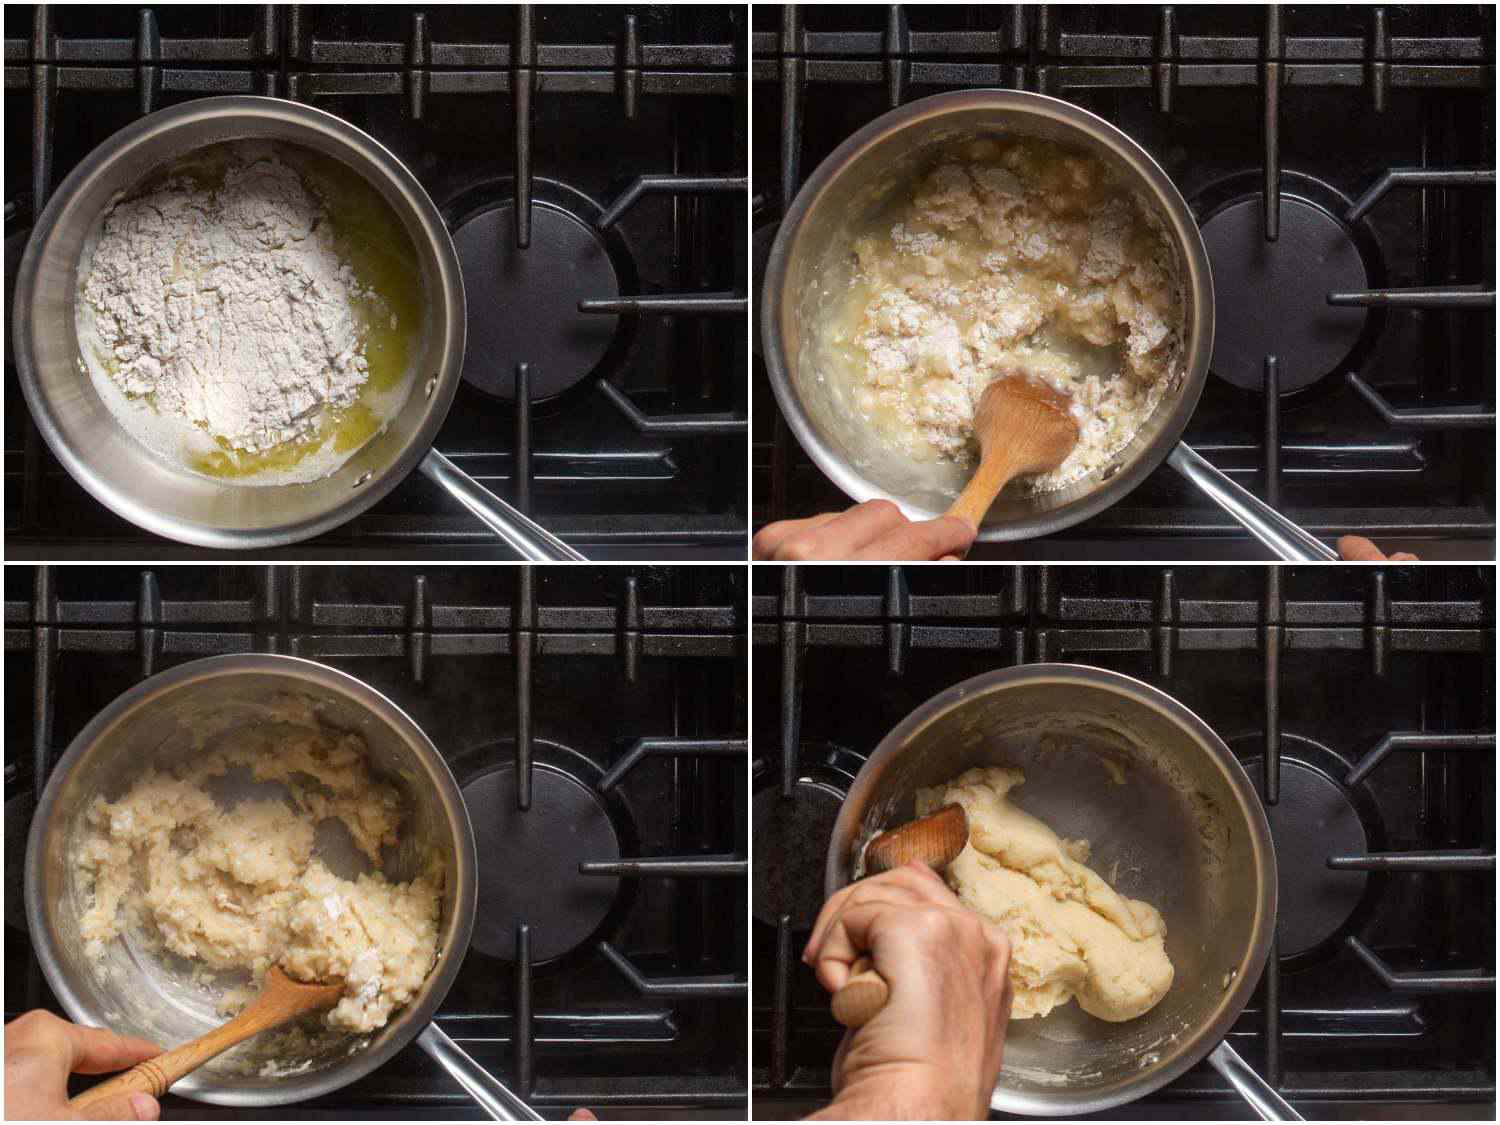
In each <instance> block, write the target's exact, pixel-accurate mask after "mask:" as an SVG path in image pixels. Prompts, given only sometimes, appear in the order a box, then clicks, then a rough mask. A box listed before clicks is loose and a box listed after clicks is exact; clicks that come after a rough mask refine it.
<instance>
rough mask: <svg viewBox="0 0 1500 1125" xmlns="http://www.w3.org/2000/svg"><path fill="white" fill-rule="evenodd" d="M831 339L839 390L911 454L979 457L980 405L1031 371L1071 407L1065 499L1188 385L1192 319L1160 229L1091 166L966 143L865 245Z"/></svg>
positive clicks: (1026, 150)
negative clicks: (1072, 438)
mask: <svg viewBox="0 0 1500 1125" xmlns="http://www.w3.org/2000/svg"><path fill="white" fill-rule="evenodd" d="M854 253H855V256H856V258H857V266H856V268H855V272H854V274H853V277H852V279H851V284H850V286H849V290H848V293H847V295H846V296H845V297H844V298H843V299H842V301H841V306H840V307H839V308H838V309H837V310H835V315H834V316H833V318H832V323H831V326H830V327H829V332H830V333H831V340H830V342H831V344H832V345H833V347H832V350H831V354H832V355H834V356H836V357H838V360H837V362H836V363H835V365H834V366H835V368H842V369H843V370H841V371H838V370H836V371H834V372H833V375H834V377H838V378H845V379H848V380H850V381H851V382H852V384H853V385H854V387H855V388H856V391H857V393H856V394H855V396H854V401H855V402H856V403H857V404H858V407H859V409H860V411H861V413H862V414H863V415H864V416H865V417H866V418H867V419H868V420H869V422H870V423H871V425H872V426H873V427H875V428H876V429H877V431H878V432H879V433H880V434H881V436H882V437H883V438H884V439H885V441H886V442H887V443H888V444H890V445H893V446H895V447H896V448H898V449H900V450H902V451H903V452H905V453H906V454H908V455H909V456H911V457H913V458H915V459H921V460H926V459H931V458H934V457H936V458H946V459H951V460H955V461H959V462H969V461H971V460H973V459H974V458H975V457H976V455H977V451H978V447H977V443H976V442H975V441H974V438H973V420H974V410H975V407H976V406H977V404H978V402H979V400H980V398H981V396H982V395H983V393H984V388H985V387H986V386H987V385H988V384H989V383H990V382H991V381H992V380H993V379H996V378H999V377H1002V376H1005V375H1010V374H1014V373H1026V374H1029V375H1031V376H1032V377H1034V378H1040V379H1043V380H1045V381H1046V382H1048V383H1050V384H1051V385H1052V386H1054V387H1055V388H1057V389H1058V390H1060V391H1063V392H1065V393H1067V394H1069V395H1071V396H1072V398H1073V414H1074V416H1075V418H1076V419H1077V421H1078V423H1079V428H1080V437H1079V441H1078V445H1077V446H1076V447H1075V448H1074V450H1073V452H1072V453H1071V454H1070V455H1069V456H1068V458H1067V460H1066V461H1064V462H1063V464H1062V465H1061V466H1060V467H1059V468H1058V469H1056V470H1055V471H1053V472H1051V473H1045V474H1039V475H1037V476H1034V477H1032V478H1030V480H1029V481H1028V482H1027V483H1028V485H1029V487H1030V488H1032V489H1033V490H1037V491H1046V490H1049V489H1054V488H1059V487H1062V486H1064V485H1066V484H1069V483H1071V482H1073V481H1076V480H1079V479H1081V478H1082V477H1084V476H1087V475H1088V474H1089V473H1091V472H1093V471H1095V470H1096V469H1099V468H1101V467H1102V466H1104V465H1106V464H1108V462H1109V460H1110V458H1111V457H1112V456H1113V455H1114V454H1115V453H1116V452H1118V451H1119V450H1120V449H1122V448H1123V447H1124V446H1125V445H1127V444H1128V443H1129V441H1130V439H1131V438H1132V437H1133V436H1134V435H1135V432H1136V430H1137V429H1139V428H1140V425H1141V423H1142V422H1143V421H1144V420H1145V419H1146V418H1148V417H1149V416H1150V414H1151V412H1152V411H1153V410H1154V409H1155V408H1156V405H1157V403H1158V402H1159V401H1160V399H1161V397H1162V395H1163V394H1164V393H1166V391H1167V390H1168V388H1169V387H1170V386H1171V385H1172V383H1173V382H1174V380H1175V379H1176V378H1177V377H1178V375H1179V374H1180V358H1181V348H1182V329H1183V312H1182V299H1181V294H1180V285H1179V282H1178V278H1177V276H1176V266H1175V258H1174V255H1173V252H1172V249H1171V246H1170V245H1169V243H1168V242H1167V240H1166V237H1165V235H1164V233H1163V232H1162V231H1161V230H1160V229H1158V228H1157V227H1156V226H1154V225H1153V224H1152V222H1151V221H1150V220H1148V218H1147V214H1146V212H1145V210H1144V209H1143V208H1142V207H1141V205H1140V204H1139V203H1137V202H1136V201H1135V199H1133V198H1132V196H1131V195H1130V194H1129V193H1128V192H1127V191H1126V190H1124V189H1123V188H1122V187H1120V186H1119V185H1118V184H1117V183H1116V182H1115V181H1114V179H1113V178H1112V176H1111V174H1110V173H1109V172H1108V171H1107V169H1106V168H1105V167H1104V166H1103V165H1102V164H1101V163H1100V162H1098V161H1097V160H1094V159H1092V158H1090V157H1087V156H1083V155H1078V154H1075V153H1072V152H1070V151H1068V150H1065V149H1061V148H1059V147H1057V146H1055V145H1053V144H1051V143H1050V142H1043V141H1037V140H1024V139H1023V140H1004V141H1000V140H979V141H973V142H970V143H968V144H967V145H965V146H963V147H962V148H961V149H960V150H957V151H955V152H954V153H953V154H952V155H951V157H949V158H948V159H945V160H944V161H943V162H942V163H940V164H938V165H937V166H936V167H935V168H933V169H932V170H931V171H929V172H928V173H927V174H926V175H924V176H923V177H922V178H921V179H920V180H919V181H918V182H917V183H916V184H915V186H914V188H913V189H912V190H911V191H910V192H909V193H908V194H906V195H905V196H903V197H902V198H900V199H898V200H897V201H896V202H895V203H894V204H893V205H892V206H890V207H887V208H885V209H884V210H883V211H882V213H881V215H880V216H879V218H878V219H877V220H876V222H875V224H874V226H873V229H871V230H869V232H868V233H862V234H860V235H859V236H858V237H856V238H855V239H854Z"/></svg>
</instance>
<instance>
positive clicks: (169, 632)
mask: <svg viewBox="0 0 1500 1125" xmlns="http://www.w3.org/2000/svg"><path fill="white" fill-rule="evenodd" d="M744 584H745V579H744V577H743V571H742V570H735V569H730V568H708V567H704V568H694V567H677V568H664V567H658V568H652V569H638V568H629V567H620V568H594V567H554V568H531V567H517V568H507V569H505V570H497V569H493V568H487V567H465V568H454V569H450V570H443V569H433V568H427V569H414V568H411V569H409V568H404V567H389V568H381V569H380V570H378V571H376V570H374V569H370V568H358V569H354V570H334V569H332V568H322V567H312V568H300V567H292V568H275V567H270V568H253V567H218V568H208V567H197V568H191V567H183V568H173V567H167V568H163V569H160V570H157V571H143V570H135V569H132V568H126V567H119V568H116V567H94V568H89V569H87V570H84V569H82V568H73V567H58V568H48V567H43V568H35V569H33V568H30V567H18V566H10V567H7V568H6V571H5V652H6V675H5V697H6V720H5V722H6V739H5V745H6V757H5V798H6V809H5V831H6V889H5V921H6V927H7V930H8V936H7V941H6V942H5V996H6V1014H5V1018H6V1019H7V1020H10V1019H12V1018H14V1017H15V1016H17V1015H19V1014H20V1013H21V1012H22V1011H24V1010H27V1009H30V1008H34V1007H51V1008H52V1009H53V1010H54V1011H57V1010H59V1009H58V1008H57V1006H56V1003H55V1001H54V999H53V997H52V995H51V993H50V991H49V990H48V988H47V985H46V982H45V979H44V978H43V976H42V974H41V971H40V969H39V968H38V965H37V962H36V959H35V957H34V956H33V954H32V951H31V948H30V943H29V942H28V941H27V939H26V933H25V926H26V922H25V914H24V907H23V898H22V886H21V883H22V861H23V857H24V854H25V845H26V832H27V829H28V826H29V821H30V815H31V810H32V808H33V802H34V794H35V793H36V792H37V791H38V789H39V787H40V785H41V784H44V783H45V779H46V778H47V777H48V776H49V775H50V772H51V769H52V767H53V765H54V763H55V762H56V760H57V759H58V757H59V756H60V755H61V753H62V751H63V750H64V749H65V748H66V747H67V745H68V743H69V742H70V741H71V740H72V739H73V737H74V736H75V735H76V734H77V733H78V732H79V730H80V729H82V727H83V725H84V724H85V723H87V722H88V721H89V719H91V718H92V717H93V716H94V715H95V714H96V713H97V712H98V711H99V710H100V709H101V708H103V707H104V706H105V705H106V704H107V703H109V702H110V701H111V700H112V699H114V698H115V697H116V696H118V695H119V694H120V693H121V692H123V691H125V690H126V689H128V688H129V687H131V686H133V685H134V684H136V683H138V682H140V680H141V679H142V678H144V677H145V676H148V675H150V674H152V673H154V672H157V671H160V670H162V669H165V668H168V667H171V666H173V665H176V664H179V663H182V662H184V661H187V660H192V659H195V658H198V657H202V656H209V655H214V654H218V653H228V652H279V653H286V654H290V655H295V656H303V657H307V658H309V659H313V660H317V661H320V662H322V663H325V664H329V665H332V666H333V667H336V668H339V669H341V670H343V671H345V672H347V673H349V674H350V675H353V676H357V677H358V678H360V679H361V680H363V681H365V682H366V683H368V684H370V685H371V686H372V687H374V688H375V689H376V690H378V691H380V692H381V693H383V694H384V695H386V696H388V697H389V698H390V699H392V700H393V701H394V702H395V703H396V704H397V706H399V707H401V708H402V709H403V710H404V711H406V712H407V713H408V714H409V715H411V716H412V718H413V719H414V720H415V721H416V722H417V724H418V725H419V726H421V727H422V728H423V730H424V731H426V733H427V734H428V736H429V737H430V738H431V739H432V740H433V742H434V743H436V745H437V746H438V748H439V750H440V751H441V752H442V754H443V757H444V758H445V760H446V761H447V762H448V763H449V766H450V767H451V768H452V770H453V772H454V776H455V778H456V779H457V781H458V783H459V785H460V787H461V788H462V791H463V795H464V800H465V803H466V804H467V806H468V810H469V816H470V818H471V820H472V822H473V825H474V832H475V836H476V840H477V843H478V850H479V883H480V886H479V906H478V914H477V917H476V921H475V928H474V934H473V941H472V945H471V948H470V950H469V953H468V956H467V958H466V959H465V960H464V964H463V968H462V970H461V972H460V974H459V977H458V979H457V981H456V983H455V984H454V986H453V989H452V990H451V991H450V992H449V994H448V996H447V998H446V1000H445V1002H444V1003H443V1005H442V1007H441V1008H440V1009H439V1014H438V1023H439V1025H440V1026H441V1027H442V1028H443V1030H444V1031H446V1032H447V1033H448V1034H449V1035H450V1036H452V1037H453V1038H454V1039H455V1040H457V1041H458V1042H459V1044H460V1045H461V1046H462V1047H463V1048H464V1049H465V1050H466V1051H468V1052H469V1053H470V1054H471V1055H473V1056H474V1057H475V1058H476V1059H477V1060H478V1061H479V1062H480V1063H481V1064H482V1065H483V1066H484V1067H485V1068H486V1069H488V1070H489V1071H491V1072H492V1073H493V1074H495V1075H496V1076H497V1077H499V1078H500V1079H501V1080H502V1081H504V1082H506V1083H508V1084H510V1085H511V1087H512V1089H514V1090H515V1091H516V1092H517V1093H519V1094H520V1095H521V1096H522V1097H524V1098H525V1099H526V1100H527V1101H529V1102H530V1103H531V1104H532V1105H533V1107H535V1108H536V1109H537V1110H538V1112H541V1113H543V1114H544V1115H546V1116H549V1117H559V1116H566V1115H567V1113H568V1112H570V1111H571V1110H573V1109H574V1108H576V1107H578V1106H588V1107H591V1108H594V1109H597V1110H600V1111H601V1112H603V1113H605V1114H607V1115H608V1116H612V1117H634V1116H642V1117H652V1118H656V1119H661V1118H663V1117H692V1118H706V1117H727V1118H737V1117H738V1118H743V1115H744V1112H745V1104H746V1098H747V1080H746V1075H745V1048H744V1041H745V1040H744V1028H745V1009H746V988H747V986H746V980H747V972H746V968H747V967H746V961H747V954H746V938H745V934H746V932H747V926H748V920H747V911H746V893H745V891H746V886H745V884H746V879H745V874H746V859H745V855H746V828H747V826H746V809H747V804H748V798H747V794H746V785H745V760H746V741H745V724H746V716H745V708H746V696H745V660H746V651H745V644H744V640H743V636H744V629H745V624H744V605H745V588H744ZM580 701H586V705H584V706H580ZM523 777H525V778H529V782H523V783H520V784H518V779H519V778H523ZM520 789H529V795H528V798H527V799H526V800H525V802H524V803H525V804H526V805H527V806H528V807H526V808H522V805H523V800H522V793H521V792H518V790H520ZM580 864H583V865H586V867H587V869H586V871H585V870H580ZM523 927H524V931H525V935H524V937H522V936H519V935H520V934H521V932H522V929H523ZM265 1115H266V1116H269V1117H273V1118H274V1117H284V1116H286V1109H285V1108H282V1109H280V1110H276V1109H271V1110H267V1111H266V1114H265ZM164 1116H165V1117H174V1116H175V1117H179V1118H181V1117H194V1118H203V1117H216V1118H217V1117H225V1118H228V1117H243V1116H245V1111H243V1110H240V1109H227V1108H220V1107H213V1106H206V1105H200V1104H198V1103H190V1102H185V1101H180V1100H177V1101H175V1102H174V1099H171V1098H168V1099H167V1103H166V1106H165V1113H164ZM297 1116H299V1117H322V1118H329V1119H338V1120H350V1119H354V1118H369V1117H375V1118H383V1119H394V1118H443V1119H449V1120H452V1119H456V1118H474V1119H477V1118H480V1117H482V1116H483V1114H482V1113H481V1112H480V1111H479V1109H478V1107H477V1106H475V1105H474V1103H473V1102H472V1101H471V1100H470V1099H469V1098H468V1097H467V1096H466V1095H465V1094H464V1093H463V1091H461V1090H460V1089H459V1088H458V1087H457V1086H456V1085H455V1084H454V1083H453V1081H452V1080H451V1079H450V1078H449V1077H448V1076H447V1075H446V1073H444V1072H442V1071H441V1070H439V1069H438V1068H437V1067H436V1066H435V1064H433V1063H432V1062H431V1060H430V1059H428V1057H427V1056H426V1055H425V1054H424V1053H423V1052H422V1051H420V1050H419V1049H418V1048H416V1047H411V1048H408V1049H407V1050H406V1051H404V1052H402V1053H401V1054H400V1055H398V1056H396V1058H395V1059H393V1060H392V1061H391V1062H390V1063H389V1064H387V1065H386V1066H383V1067H381V1068H380V1069H379V1070H378V1071H376V1072H375V1073H374V1074H372V1075H370V1076H369V1077H368V1078H365V1079H362V1080H360V1081H359V1082H357V1083H354V1084H352V1085H350V1086H348V1087H345V1088H344V1089H342V1090H340V1091H338V1092H337V1093H334V1094H331V1095H329V1096H327V1097H324V1098H320V1099H317V1100H316V1101H314V1102H311V1103H308V1104H306V1105H304V1106H298V1107H297Z"/></svg>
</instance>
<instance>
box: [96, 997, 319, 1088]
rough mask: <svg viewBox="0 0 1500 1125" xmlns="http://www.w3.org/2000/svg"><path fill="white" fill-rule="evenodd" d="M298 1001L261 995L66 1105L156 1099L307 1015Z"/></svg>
mask: <svg viewBox="0 0 1500 1125" xmlns="http://www.w3.org/2000/svg"><path fill="white" fill-rule="evenodd" d="M299 999H300V998H294V997H286V998H283V997H282V996H279V995H276V996H273V995H272V994H270V993H267V994H264V995H262V996H261V997H260V999H258V1000H257V1001H256V1002H255V1003H254V1004H252V1005H250V1007H248V1008H246V1009H245V1010H244V1011H243V1012H241V1013H240V1014H239V1015H237V1016H235V1017H234V1019H232V1020H230V1021H229V1022H228V1023H225V1024H221V1025H220V1026H218V1027H216V1028H214V1029H213V1030H212V1031H210V1032H208V1033H207V1034H206V1035H200V1036H199V1037H198V1038H197V1039H193V1040H190V1041H189V1042H187V1043H184V1044H183V1045H182V1046H180V1047H174V1048H172V1050H170V1051H163V1052H162V1053H161V1054H159V1055H157V1056H156V1057H155V1058H151V1059H147V1060H146V1061H145V1062H140V1063H136V1064H135V1065H134V1066H133V1067H131V1068H130V1069H129V1070H127V1071H124V1072H122V1073H120V1074H117V1075H115V1076H114V1077H113V1078H109V1079H106V1080H105V1081H103V1082H101V1083H99V1085H97V1086H91V1087H89V1088H88V1089H87V1090H85V1091H84V1092H83V1093H81V1094H79V1095H78V1096H77V1097H75V1098H69V1099H68V1105H69V1107H71V1108H72V1109H74V1110H80V1111H81V1110H83V1109H85V1108H87V1107H88V1106H91V1105H95V1104H97V1103H98V1102H100V1101H103V1100H104V1099H105V1098H112V1097H114V1096H115V1095H117V1094H135V1093H143V1094H150V1095H151V1096H152V1097H155V1098H159V1097H161V1096H162V1095H163V1094H165V1093H166V1092H167V1090H168V1089H170V1088H171V1086H172V1083H174V1082H176V1081H177V1080H178V1079H180V1078H182V1077H184V1076H186V1075H188V1074H191V1073H192V1072H193V1071H195V1070H197V1069H198V1068H199V1067H200V1066H202V1065H203V1064H204V1063H206V1062H208V1061H209V1060H210V1059H212V1058H215V1057H216V1056H218V1055H222V1054H223V1053H224V1052H225V1051H227V1050H229V1048H231V1047H233V1046H235V1045H236V1044H239V1043H243V1042H244V1041H245V1040H246V1039H249V1038H250V1036H252V1035H259V1034H260V1033H261V1032H262V1031H269V1030H270V1029H271V1028H273V1027H280V1026H281V1025H282V1024H284V1023H286V1022H287V1021H288V1020H290V1019H293V1018H295V1017H296V1016H299V1015H301V1014H302V1013H303V1012H305V1011H307V1010H308V1009H309V1005H308V1004H307V1003H306V1002H305V1001H300V1002H299ZM322 1006H325V1007H326V1005H322Z"/></svg>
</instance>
